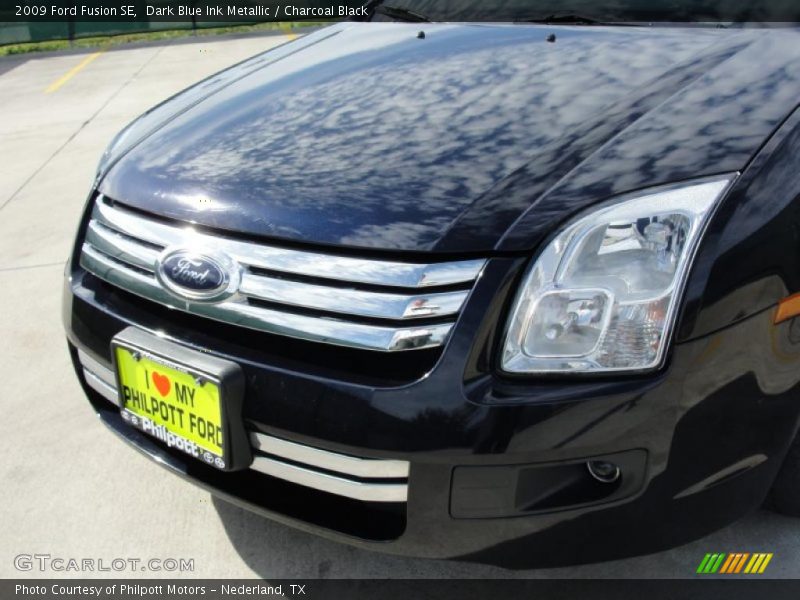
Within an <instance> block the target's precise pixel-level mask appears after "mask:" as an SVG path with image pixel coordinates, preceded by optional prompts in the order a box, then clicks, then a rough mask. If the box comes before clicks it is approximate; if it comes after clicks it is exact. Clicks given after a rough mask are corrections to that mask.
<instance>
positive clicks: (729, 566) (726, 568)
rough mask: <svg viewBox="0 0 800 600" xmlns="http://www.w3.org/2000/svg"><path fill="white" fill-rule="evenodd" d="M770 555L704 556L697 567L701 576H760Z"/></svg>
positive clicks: (717, 554) (732, 554) (770, 558)
mask: <svg viewBox="0 0 800 600" xmlns="http://www.w3.org/2000/svg"><path fill="white" fill-rule="evenodd" d="M772 556H773V555H772V553H765V552H756V553H753V554H751V553H749V552H734V553H731V554H725V553H715V554H706V555H705V557H703V560H702V561H701V562H700V566H699V567H697V573H699V574H701V575H714V574H719V575H739V574H743V575H760V574H761V573H763V572H764V571H766V569H767V565H768V564H769V562H770V561H771V560H772Z"/></svg>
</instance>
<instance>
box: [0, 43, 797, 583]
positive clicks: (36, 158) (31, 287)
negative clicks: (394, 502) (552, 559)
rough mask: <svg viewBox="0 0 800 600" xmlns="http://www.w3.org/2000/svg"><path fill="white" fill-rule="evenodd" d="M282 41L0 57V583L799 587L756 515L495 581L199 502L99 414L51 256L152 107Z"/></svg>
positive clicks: (789, 561) (792, 549) (788, 527)
mask: <svg viewBox="0 0 800 600" xmlns="http://www.w3.org/2000/svg"><path fill="white" fill-rule="evenodd" d="M287 41H288V38H287V37H286V36H282V35H272V36H269V35H258V36H252V35H250V36H239V37H236V36H233V37H221V38H197V39H192V40H188V41H182V42H173V43H167V44H161V45H138V46H128V47H120V48H117V49H112V50H108V51H105V52H95V51H87V52H67V53H62V54H49V55H25V56H21V57H8V58H2V59H0V107H2V110H0V290H1V291H0V343H2V350H0V352H2V360H0V382H2V383H0V409H2V416H0V440H2V441H3V447H4V448H5V449H6V450H5V452H6V459H5V460H3V461H2V462H0V490H2V492H3V501H2V503H0V531H2V535H0V577H4V578H5V577H20V576H22V577H60V576H69V577H80V576H87V575H88V576H114V577H118V576H120V575H131V576H136V575H137V573H131V572H127V571H126V572H122V573H118V572H89V573H81V572H74V571H71V572H53V571H45V572H42V571H40V570H38V569H36V568H34V570H31V571H18V570H17V569H16V567H15V557H17V556H19V555H25V554H28V555H33V554H45V555H50V556H51V557H53V558H65V559H69V558H75V559H78V560H80V559H84V558H88V559H92V560H95V561H96V562H95V565H96V566H99V564H100V563H99V561H101V560H102V561H104V564H106V565H109V564H110V563H111V561H113V560H114V559H115V558H139V559H143V560H147V559H151V558H155V559H161V560H163V559H168V558H175V559H191V560H193V563H194V570H193V571H186V572H183V573H175V572H147V573H142V575H145V576H147V577H161V576H168V577H174V576H183V577H204V578H235V577H236V578H238V577H253V576H260V577H265V578H312V577H335V578H349V577H364V578H373V577H374V578H384V577H401V578H416V577H420V578H452V577H480V578H494V577H499V578H510V577H530V578H564V577H566V578H594V577H648V578H654V577H667V578H671V577H679V578H680V577H693V576H695V575H694V571H695V569H696V568H697V565H698V564H699V562H700V560H701V559H702V558H703V556H704V555H705V553H707V552H771V553H774V558H773V560H772V562H771V564H770V566H769V569H768V570H767V572H766V573H765V574H764V575H763V577H800V520H793V519H788V518H784V517H781V516H778V515H775V514H772V513H769V512H766V511H759V512H757V513H755V514H753V515H751V516H750V517H748V518H746V519H744V520H742V521H740V522H738V523H736V524H734V525H732V526H730V527H728V528H726V529H724V530H722V531H720V532H718V533H716V534H714V535H712V536H710V537H708V538H705V539H703V540H699V541H697V542H695V543H692V544H689V545H687V546H683V547H681V548H677V549H674V550H671V551H668V552H664V553H660V554H655V555H650V556H646V557H639V558H635V559H630V560H624V561H616V562H611V563H604V564H597V565H587V566H582V567H574V568H564V569H548V570H531V571H506V570H503V569H499V568H495V567H488V566H481V565H472V564H466V563H458V562H446V561H429V560H419V559H406V558H399V557H393V556H387V555H381V554H377V553H372V552H367V551H363V550H359V549H355V548H352V547H349V546H344V545H341V544H338V543H334V542H331V541H328V540H324V539H320V538H317V537H315V536H312V535H309V534H306V533H302V532H300V531H296V530H294V529H291V528H289V527H286V526H284V525H280V524H277V523H274V522H271V521H268V520H265V519H263V518H260V517H258V516H254V515H251V514H249V513H247V512H245V511H242V510H240V509H238V508H235V507H233V506H231V505H228V504H226V503H224V502H220V501H217V500H212V498H211V497H210V496H209V494H207V493H206V492H204V491H202V490H200V489H198V488H195V487H194V486H192V485H190V484H188V483H186V482H185V481H183V480H181V479H179V478H177V477H175V476H173V475H171V474H169V473H167V472H166V471H164V470H163V469H162V468H161V467H159V466H158V465H156V464H153V463H151V462H149V461H148V460H147V459H145V458H143V457H142V456H140V455H139V454H138V453H137V452H135V451H133V450H131V449H130V448H129V447H128V446H126V445H125V444H123V443H121V442H120V441H119V440H117V439H116V438H115V437H114V436H113V434H111V433H110V432H108V431H107V430H106V429H105V427H103V426H102V425H101V424H100V423H99V422H98V420H97V419H96V418H95V416H94V414H93V413H92V411H91V410H90V408H89V405H88V404H87V402H86V401H85V400H84V398H83V394H82V392H81V390H80V388H79V386H78V383H77V381H76V379H75V376H74V374H73V372H72V369H71V366H70V364H69V360H68V356H67V350H66V343H65V339H64V335H63V330H62V325H61V315H60V297H61V286H62V272H63V267H64V261H65V259H66V257H67V254H68V252H69V249H70V246H71V243H72V236H73V234H74V231H75V228H76V226H77V221H78V218H79V214H80V211H81V207H82V206H83V204H84V202H85V199H86V195H87V193H88V191H89V188H90V184H91V182H92V179H93V175H94V171H95V166H96V164H97V161H98V159H99V158H100V155H101V154H102V151H103V149H104V147H105V146H106V144H107V143H108V142H109V140H110V139H111V137H112V136H113V135H114V134H115V133H116V132H117V131H118V130H119V129H120V128H122V127H123V126H124V125H125V124H126V123H127V122H128V121H130V120H131V119H133V118H134V117H135V116H137V115H138V114H140V113H141V112H143V111H144V110H146V109H147V108H148V107H150V106H152V105H153V104H155V103H157V102H159V101H161V100H162V99H164V98H166V97H168V96H170V95H172V94H174V93H175V92H177V91H179V90H181V89H183V88H184V87H186V86H188V85H189V84H191V83H193V82H195V81H198V80H200V79H202V78H204V77H206V76H208V75H210V74H212V73H214V72H216V71H218V70H220V69H222V68H224V67H226V66H228V65H231V64H234V63H236V62H239V61H241V60H243V59H245V58H247V57H248V56H251V55H253V54H256V53H259V52H262V51H265V50H267V49H269V48H270V47H273V46H275V45H277V44H281V43H285V42H287ZM564 543H565V544H569V543H576V544H579V543H581V540H564ZM23 566H24V565H23ZM34 566H35V565H34Z"/></svg>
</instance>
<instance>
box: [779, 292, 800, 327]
mask: <svg viewBox="0 0 800 600" xmlns="http://www.w3.org/2000/svg"><path fill="white" fill-rule="evenodd" d="M798 315H800V294H795V295H794V296H789V297H788V298H784V299H783V300H781V301H780V302H779V303H778V310H777V311H776V312H775V321H774V323H775V325H778V324H779V323H783V322H784V321H788V320H789V319H793V318H794V317H796V316H798Z"/></svg>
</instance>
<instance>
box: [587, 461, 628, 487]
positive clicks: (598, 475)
mask: <svg viewBox="0 0 800 600" xmlns="http://www.w3.org/2000/svg"><path fill="white" fill-rule="evenodd" d="M586 468H587V469H589V474H590V475H591V476H592V477H594V478H595V479H596V480H597V481H599V482H601V483H614V482H615V481H617V480H619V478H620V476H621V475H622V471H620V469H619V467H618V466H617V465H615V464H614V463H610V462H606V461H604V460H590V461H589V462H587V463H586Z"/></svg>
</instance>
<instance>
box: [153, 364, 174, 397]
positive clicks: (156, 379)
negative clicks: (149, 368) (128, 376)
mask: <svg viewBox="0 0 800 600" xmlns="http://www.w3.org/2000/svg"><path fill="white" fill-rule="evenodd" d="M153 383H154V384H155V386H156V389H157V390H158V393H159V394H161V395H162V396H164V397H165V398H166V397H167V394H169V388H170V387H171V384H170V382H169V378H168V377H167V376H166V375H160V374H158V373H156V372H155V371H153Z"/></svg>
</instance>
